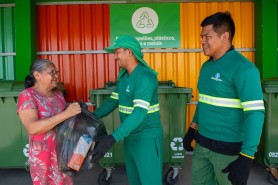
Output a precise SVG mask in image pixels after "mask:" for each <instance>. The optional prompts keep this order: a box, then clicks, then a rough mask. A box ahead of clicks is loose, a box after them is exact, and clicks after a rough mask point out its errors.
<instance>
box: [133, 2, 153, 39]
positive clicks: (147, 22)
mask: <svg viewBox="0 0 278 185" xmlns="http://www.w3.org/2000/svg"><path fill="white" fill-rule="evenodd" d="M131 22H132V26H133V28H134V29H135V30H136V31H137V32H139V33H142V34H148V33H151V32H153V31H154V30H155V29H156V28H157V26H158V15H157V13H156V12H155V11H154V10H153V9H151V8H148V7H142V8H139V9H137V10H136V11H135V12H134V13H133V15H132V18H131Z"/></svg>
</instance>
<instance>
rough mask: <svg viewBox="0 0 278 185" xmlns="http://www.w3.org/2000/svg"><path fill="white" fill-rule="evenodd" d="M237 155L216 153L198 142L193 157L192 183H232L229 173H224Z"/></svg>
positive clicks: (224, 184) (198, 184)
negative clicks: (223, 170)
mask: <svg viewBox="0 0 278 185" xmlns="http://www.w3.org/2000/svg"><path fill="white" fill-rule="evenodd" d="M237 157H238V156H237V155H234V156H230V155H223V154H219V153H215V152H213V151H211V150H209V149H207V148H204V147H202V146H201V145H199V144H197V143H196V146H195V149H194V154H193V158H192V172H191V173H192V185H231V182H230V181H229V180H228V173H222V169H224V168H226V167H227V166H228V165H229V164H230V163H231V162H232V161H234V160H236V159H237Z"/></svg>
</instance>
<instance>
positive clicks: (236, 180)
mask: <svg viewBox="0 0 278 185" xmlns="http://www.w3.org/2000/svg"><path fill="white" fill-rule="evenodd" d="M252 162H253V159H251V158H249V157H245V156H243V155H241V154H240V155H239V156H238V158H237V159H236V160H235V161H233V162H231V163H230V164H229V165H228V166H227V167H226V168H225V169H223V170H222V172H223V173H229V174H228V179H229V180H230V181H231V182H232V184H233V185H246V184H247V180H248V176H249V172H250V169H251V166H252Z"/></svg>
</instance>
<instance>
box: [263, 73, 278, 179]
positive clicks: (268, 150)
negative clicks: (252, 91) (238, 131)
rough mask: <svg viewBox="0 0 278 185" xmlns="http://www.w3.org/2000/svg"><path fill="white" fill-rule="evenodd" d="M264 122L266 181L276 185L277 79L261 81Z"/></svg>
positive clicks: (277, 160)
mask: <svg viewBox="0 0 278 185" xmlns="http://www.w3.org/2000/svg"><path fill="white" fill-rule="evenodd" d="M262 89H263V93H264V103H265V110H266V111H265V122H264V130H263V134H262V137H263V138H262V141H263V143H262V145H263V161H264V164H265V165H266V166H267V167H268V169H269V174H268V180H269V181H270V182H271V183H272V184H278V144H277V140H278V78H268V79H264V80H262Z"/></svg>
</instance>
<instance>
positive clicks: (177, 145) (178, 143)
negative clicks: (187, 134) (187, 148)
mask: <svg viewBox="0 0 278 185" xmlns="http://www.w3.org/2000/svg"><path fill="white" fill-rule="evenodd" d="M170 146H171V148H172V150H173V151H182V150H183V146H182V138H181V137H175V138H174V139H173V141H172V142H171V143H170Z"/></svg>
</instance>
